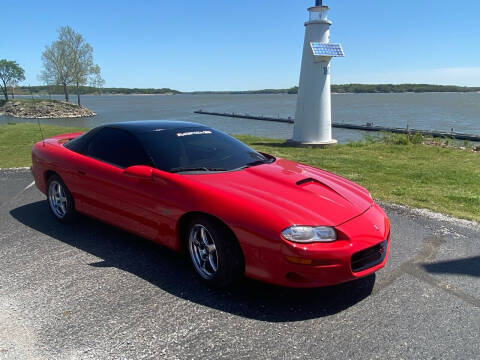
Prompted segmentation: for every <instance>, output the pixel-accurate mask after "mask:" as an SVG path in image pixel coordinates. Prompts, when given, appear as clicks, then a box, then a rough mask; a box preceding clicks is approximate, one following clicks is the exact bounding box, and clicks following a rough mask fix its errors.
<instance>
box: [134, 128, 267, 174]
mask: <svg viewBox="0 0 480 360" xmlns="http://www.w3.org/2000/svg"><path fill="white" fill-rule="evenodd" d="M141 140H142V143H143V145H144V146H145V148H146V150H147V151H148V152H149V153H150V156H151V157H152V158H153V160H154V162H155V166H156V167H157V168H158V169H160V170H163V171H168V172H206V171H231V170H237V169H241V168H245V167H248V166H255V165H260V164H264V163H268V162H271V161H273V160H274V158H269V157H267V156H264V155H262V154H260V153H258V152H257V151H255V150H253V149H252V148H250V147H248V146H247V145H245V144H244V143H242V142H240V141H238V140H237V139H235V138H233V137H231V136H229V135H227V134H224V133H222V132H220V131H217V130H214V129H210V128H206V127H195V128H182V129H168V130H162V129H157V130H155V131H152V132H148V133H144V134H142V135H141Z"/></svg>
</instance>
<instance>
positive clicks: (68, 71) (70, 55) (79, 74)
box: [40, 26, 103, 106]
mask: <svg viewBox="0 0 480 360" xmlns="http://www.w3.org/2000/svg"><path fill="white" fill-rule="evenodd" d="M42 59H43V67H44V69H43V71H42V73H41V75H40V78H42V79H43V81H44V82H45V83H46V84H49V82H51V81H52V80H53V82H54V83H55V84H57V85H61V86H62V87H63V91H64V93H65V100H66V101H68V100H69V94H68V87H69V86H70V85H74V86H75V89H76V93H77V102H78V105H79V106H80V86H83V85H85V84H87V83H88V81H89V79H90V77H92V76H93V77H98V78H99V79H101V76H100V67H99V66H98V65H94V64H93V48H92V47H91V46H90V45H89V44H88V43H87V42H85V40H84V39H83V36H82V35H80V34H79V33H77V32H75V31H74V30H73V29H72V28H71V27H69V26H62V27H61V28H60V29H59V30H58V40H56V41H54V42H53V43H52V45H50V46H46V48H45V51H44V52H43V54H42ZM102 81H103V80H102Z"/></svg>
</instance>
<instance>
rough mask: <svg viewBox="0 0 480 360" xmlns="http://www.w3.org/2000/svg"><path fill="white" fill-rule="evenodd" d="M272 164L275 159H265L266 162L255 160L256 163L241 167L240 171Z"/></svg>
mask: <svg viewBox="0 0 480 360" xmlns="http://www.w3.org/2000/svg"><path fill="white" fill-rule="evenodd" d="M272 162H273V158H272V159H265V160H255V161H252V162H249V163H247V164H245V165H243V166H241V167H240V168H239V169H246V168H249V167H252V166H258V165H263V164H270V163H272Z"/></svg>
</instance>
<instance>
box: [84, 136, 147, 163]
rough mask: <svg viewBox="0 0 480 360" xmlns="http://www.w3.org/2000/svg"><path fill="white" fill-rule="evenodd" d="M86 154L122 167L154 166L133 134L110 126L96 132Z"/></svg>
mask: <svg viewBox="0 0 480 360" xmlns="http://www.w3.org/2000/svg"><path fill="white" fill-rule="evenodd" d="M85 155H87V156H90V157H92V158H95V159H97V160H101V161H104V162H107V163H109V164H112V165H116V166H119V167H122V168H127V167H129V166H133V165H148V166H152V162H151V160H150V158H149V157H148V155H147V154H146V153H145V151H144V150H143V148H142V147H141V145H140V143H139V142H138V140H137V139H136V138H135V137H134V136H133V135H131V134H129V133H128V132H127V131H124V130H120V129H115V128H109V127H106V128H103V129H101V130H100V131H99V132H98V133H97V134H95V136H94V137H93V138H92V139H91V140H90V142H89V144H88V146H87V149H86V152H85Z"/></svg>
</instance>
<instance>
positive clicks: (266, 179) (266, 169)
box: [188, 159, 373, 226]
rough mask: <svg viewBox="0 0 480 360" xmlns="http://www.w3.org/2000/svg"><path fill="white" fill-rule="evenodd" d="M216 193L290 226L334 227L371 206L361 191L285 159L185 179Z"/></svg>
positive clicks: (331, 175)
mask: <svg viewBox="0 0 480 360" xmlns="http://www.w3.org/2000/svg"><path fill="white" fill-rule="evenodd" d="M188 177H189V178H190V179H192V180H194V181H198V182H201V183H203V184H205V185H207V186H209V187H213V188H215V190H218V191H222V192H226V193H229V194H230V195H237V196H238V197H240V198H242V199H244V200H247V199H248V200H250V201H252V202H254V203H255V204H257V206H260V207H262V208H263V209H269V210H270V211H272V212H274V213H275V214H277V215H278V216H280V217H282V218H283V219H284V220H286V221H287V222H289V223H291V224H296V225H324V226H337V225H340V224H343V223H344V222H346V221H348V220H350V219H352V218H354V217H356V216H358V215H360V214H362V213H363V212H365V211H366V210H367V209H368V208H370V206H371V205H372V204H373V200H372V198H371V197H370V194H369V193H368V191H367V190H366V189H364V188H363V187H361V186H359V185H357V184H355V183H353V182H351V181H349V180H346V179H344V178H342V177H340V176H337V175H334V174H331V173H329V172H327V171H323V170H320V169H316V168H313V167H310V166H307V165H302V164H299V163H296V162H293V161H289V160H285V159H277V160H276V161H275V162H274V163H272V164H264V165H259V166H254V167H251V168H247V169H244V170H240V171H233V172H225V173H216V174H205V175H188Z"/></svg>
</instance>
